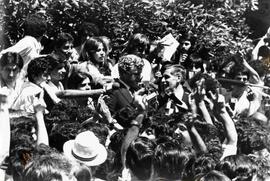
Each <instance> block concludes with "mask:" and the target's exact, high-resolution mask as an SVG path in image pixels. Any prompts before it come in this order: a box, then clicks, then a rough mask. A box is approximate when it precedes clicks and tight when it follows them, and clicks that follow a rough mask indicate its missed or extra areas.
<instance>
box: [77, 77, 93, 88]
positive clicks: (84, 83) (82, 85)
mask: <svg viewBox="0 0 270 181" xmlns="http://www.w3.org/2000/svg"><path fill="white" fill-rule="evenodd" d="M78 89H79V90H91V85H90V79H89V78H88V77H86V78H85V79H84V80H83V81H82V82H81V83H80V84H79V86H78Z"/></svg>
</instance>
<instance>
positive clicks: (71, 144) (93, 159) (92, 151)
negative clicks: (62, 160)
mask: <svg viewBox="0 0 270 181" xmlns="http://www.w3.org/2000/svg"><path fill="white" fill-rule="evenodd" d="M63 151H64V155H66V156H67V157H69V158H71V159H75V160H77V161H79V162H82V163H84V164H86V165H88V166H96V165H100V164H102V163H103V162H105V160H106V159H107V150H106V148H105V147H104V146H103V145H102V144H100V143H99V140H98V138H97V137H96V136H95V134H94V133H93V132H91V131H85V132H82V133H80V134H78V135H77V136H76V138H75V140H69V141H67V142H65V144H64V146H63Z"/></svg>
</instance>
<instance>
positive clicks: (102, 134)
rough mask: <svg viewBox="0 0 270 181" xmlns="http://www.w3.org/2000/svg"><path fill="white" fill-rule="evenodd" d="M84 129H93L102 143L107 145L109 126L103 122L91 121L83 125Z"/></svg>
mask: <svg viewBox="0 0 270 181" xmlns="http://www.w3.org/2000/svg"><path fill="white" fill-rule="evenodd" d="M83 130H89V131H92V132H93V133H94V134H95V135H96V136H97V137H98V139H99V142H100V143H101V144H102V145H105V143H106V140H107V137H108V135H109V128H108V127H107V125H105V124H103V123H96V122H89V123H87V124H84V125H83Z"/></svg>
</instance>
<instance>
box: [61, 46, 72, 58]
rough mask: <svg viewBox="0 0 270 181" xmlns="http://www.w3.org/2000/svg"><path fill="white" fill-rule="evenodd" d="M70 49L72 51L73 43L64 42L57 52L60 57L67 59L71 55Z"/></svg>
mask: <svg viewBox="0 0 270 181" xmlns="http://www.w3.org/2000/svg"><path fill="white" fill-rule="evenodd" d="M72 49H73V43H72V42H66V43H64V44H63V45H62V46H61V47H60V48H59V51H60V53H61V54H62V55H64V56H65V58H66V59H68V58H69V57H70V56H71V54H72Z"/></svg>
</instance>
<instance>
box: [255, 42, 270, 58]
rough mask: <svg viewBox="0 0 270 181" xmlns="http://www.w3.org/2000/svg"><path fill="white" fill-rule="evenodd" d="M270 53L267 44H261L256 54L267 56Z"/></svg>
mask: <svg viewBox="0 0 270 181" xmlns="http://www.w3.org/2000/svg"><path fill="white" fill-rule="evenodd" d="M269 55H270V49H269V48H268V46H265V45H264V46H261V47H260V48H259V51H258V56H262V57H263V58H267V57H269Z"/></svg>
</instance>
